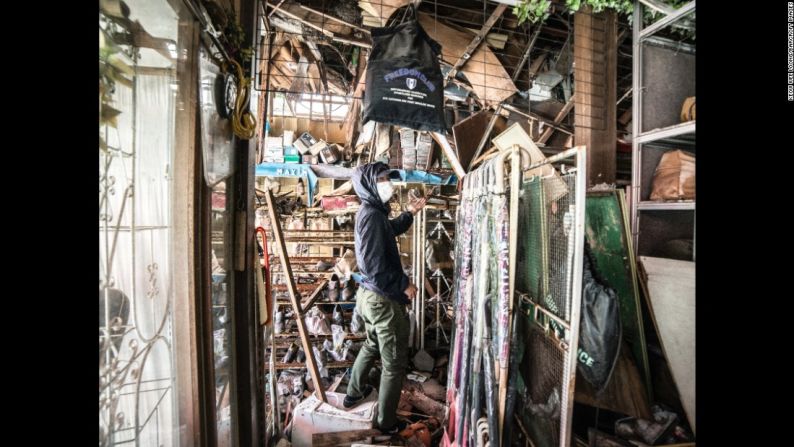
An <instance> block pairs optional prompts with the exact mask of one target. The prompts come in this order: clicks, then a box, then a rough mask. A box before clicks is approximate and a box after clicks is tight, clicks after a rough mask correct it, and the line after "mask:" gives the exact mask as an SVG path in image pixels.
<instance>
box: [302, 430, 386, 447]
mask: <svg viewBox="0 0 794 447" xmlns="http://www.w3.org/2000/svg"><path fill="white" fill-rule="evenodd" d="M381 434H382V433H381V431H380V430H378V429H376V428H369V429H365V430H347V431H337V432H331V433H314V434H312V447H332V446H337V445H340V444H342V445H349V444H352V443H353V442H355V441H363V440H365V439H367V438H371V437H373V436H380V435H381Z"/></svg>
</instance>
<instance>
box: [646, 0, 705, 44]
mask: <svg viewBox="0 0 794 447" xmlns="http://www.w3.org/2000/svg"><path fill="white" fill-rule="evenodd" d="M638 7H639V6H638ZM694 11H695V0H692V1H691V2H689V3H687V4H686V5H684V6H683V7H682V8H681V9H679V10H677V11H676V12H674V13H672V14H670V15H668V16H667V17H665V18H663V19H661V20H659V21H658V22H656V23H654V24H653V25H650V26H649V27H647V28H645V29H643V30H642V31H640V35H639V37H640V39H639V40H644V39H646V38H647V37H649V36H651V35H652V34H654V33H655V32H657V31H659V30H661V29H662V28H665V27H667V26H668V25H671V24H672V23H674V22H677V21H678V20H680V19H682V18H683V17H686V16H687V15H689V14H690V13H692V12H694ZM635 29H637V28H635Z"/></svg>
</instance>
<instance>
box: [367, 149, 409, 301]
mask: <svg viewBox="0 0 794 447" xmlns="http://www.w3.org/2000/svg"><path fill="white" fill-rule="evenodd" d="M388 171H389V168H388V166H386V165H385V164H383V163H380V162H378V163H373V164H368V165H364V166H359V167H358V168H356V170H355V172H354V173H353V179H352V180H353V188H354V189H355V191H356V194H358V197H359V199H361V208H360V209H359V211H358V215H357V216H356V231H355V241H356V262H357V264H358V269H359V271H360V272H361V275H362V276H363V277H364V280H363V282H362V283H361V285H362V286H363V287H364V288H366V289H368V290H371V291H373V292H375V293H378V294H380V295H383V296H386V297H388V298H390V299H393V300H395V301H397V302H398V303H403V304H408V303H410V301H409V300H408V297H407V296H406V295H405V293H403V291H404V290H405V289H406V288H407V287H408V283H409V281H408V277H407V276H405V273H403V269H402V264H401V263H400V253H399V251H398V250H397V242H396V241H395V237H397V236H399V235H401V234H403V233H405V232H406V231H408V228H410V227H411V224H413V222H414V216H413V215H412V214H411V213H409V212H407V211H405V212H403V213H402V214H400V216H399V217H397V218H395V219H391V220H390V219H389V209H388V207H387V205H386V204H384V203H383V201H381V200H380V196H379V195H378V187H377V185H378V176H380V175H383V173H384V172H388Z"/></svg>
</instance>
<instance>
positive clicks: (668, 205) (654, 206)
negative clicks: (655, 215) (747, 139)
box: [637, 200, 695, 211]
mask: <svg viewBox="0 0 794 447" xmlns="http://www.w3.org/2000/svg"><path fill="white" fill-rule="evenodd" d="M637 209H638V210H640V211H675V210H682V211H686V210H692V211H694V210H695V201H694V200H687V201H683V202H651V201H644V202H640V203H639V204H638V205H637Z"/></svg>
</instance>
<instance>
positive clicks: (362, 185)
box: [352, 162, 393, 214]
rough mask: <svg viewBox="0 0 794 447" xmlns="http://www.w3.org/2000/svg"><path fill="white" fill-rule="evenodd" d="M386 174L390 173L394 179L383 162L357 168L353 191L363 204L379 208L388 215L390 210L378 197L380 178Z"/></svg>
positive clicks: (354, 175) (354, 172)
mask: <svg viewBox="0 0 794 447" xmlns="http://www.w3.org/2000/svg"><path fill="white" fill-rule="evenodd" d="M384 172H389V173H390V175H391V176H392V177H393V174H391V170H390V169H389V167H388V166H386V165H385V164H383V163H381V162H377V163H371V164H366V165H363V166H359V167H357V168H356V170H355V171H353V178H352V181H353V189H354V190H355V191H356V194H358V198H359V199H361V201H362V202H366V203H367V204H368V205H370V206H373V207H375V208H379V209H381V210H383V212H385V213H387V214H388V212H389V208H388V207H387V206H386V204H384V203H383V201H382V200H380V195H378V177H380V176H381V175H383V173H384Z"/></svg>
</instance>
